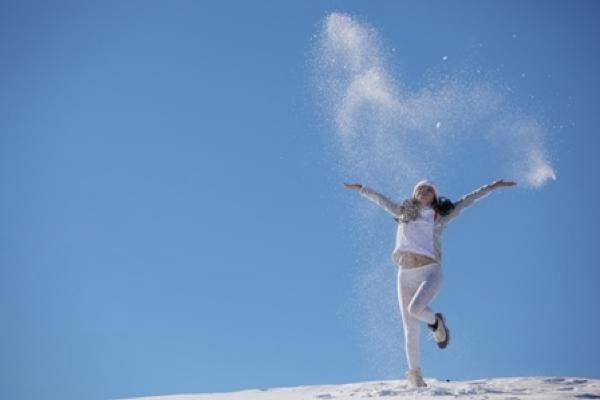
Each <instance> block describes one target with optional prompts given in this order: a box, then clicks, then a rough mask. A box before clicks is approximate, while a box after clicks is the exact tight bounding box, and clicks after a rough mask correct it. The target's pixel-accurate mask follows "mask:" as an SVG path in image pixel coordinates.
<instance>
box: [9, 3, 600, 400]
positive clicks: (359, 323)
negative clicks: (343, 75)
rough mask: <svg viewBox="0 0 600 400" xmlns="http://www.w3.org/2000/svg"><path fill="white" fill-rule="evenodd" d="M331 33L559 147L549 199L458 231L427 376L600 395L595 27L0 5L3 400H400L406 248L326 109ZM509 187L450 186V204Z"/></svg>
mask: <svg viewBox="0 0 600 400" xmlns="http://www.w3.org/2000/svg"><path fill="white" fill-rule="evenodd" d="M331 12H342V13H346V14H347V15H350V16H352V17H353V18H356V19H357V20H360V21H362V22H363V23H365V24H368V26H370V27H372V28H374V29H376V30H377V31H378V33H379V35H380V37H381V39H382V41H383V46H384V48H386V49H389V48H394V52H393V53H391V54H390V55H389V58H388V61H387V63H388V64H386V65H388V66H389V69H390V73H391V74H392V75H394V76H395V77H398V80H400V81H401V82H402V86H403V87H405V88H408V90H417V89H418V88H422V87H425V86H427V85H433V86H434V88H435V85H436V84H438V83H439V82H440V76H442V77H443V76H444V74H449V75H451V76H460V77H461V79H463V80H466V81H469V80H470V79H475V78H474V77H473V78H472V77H471V75H470V74H471V73H473V71H480V74H481V77H478V78H477V80H478V81H484V82H487V83H489V84H490V85H491V87H493V88H497V89H498V90H500V91H502V93H503V96H504V98H505V99H506V103H507V104H508V105H507V107H509V108H511V109H513V110H517V111H515V113H517V114H520V115H521V114H524V115H528V116H531V117H532V118H535V120H536V121H539V122H540V123H541V124H542V125H543V126H544V131H545V132H546V137H545V145H546V147H547V150H548V153H549V157H550V159H551V161H552V165H553V168H554V169H555V171H556V175H557V180H556V181H551V182H548V183H547V184H545V185H544V186H542V187H541V188H538V189H531V188H525V187H523V186H522V185H521V186H519V187H517V188H515V189H511V190H508V189H507V190H506V191H504V192H502V193H494V194H492V196H490V197H489V198H487V199H485V200H483V201H482V202H480V203H478V204H477V205H476V206H474V207H473V208H472V209H470V210H468V211H467V212H465V214H464V215H463V216H462V217H461V218H459V219H458V220H457V221H456V222H454V223H453V225H452V226H451V227H450V228H449V229H448V231H447V233H446V236H445V242H444V246H445V258H444V268H445V282H444V288H443V291H442V293H441V294H440V296H439V298H438V299H436V302H435V303H434V307H435V308H437V309H439V310H441V311H444V312H445V313H446V314H447V319H448V322H449V324H450V327H451V328H452V329H453V332H454V336H453V337H454V342H453V343H452V344H451V346H450V348H449V349H448V350H447V351H445V352H443V353H442V352H438V351H437V350H436V349H434V346H433V344H432V343H431V342H427V341H425V342H423V343H422V348H423V366H424V371H425V374H426V375H427V376H431V377H437V378H439V379H453V380H454V379H473V378H480V377H485V376H520V375H569V376H587V377H596V378H599V377H600V372H599V370H598V366H597V361H598V359H600V348H599V346H598V344H597V340H596V338H595V336H594V332H597V331H598V330H599V329H600V325H599V322H598V321H597V318H595V316H596V315H597V310H596V306H597V304H599V303H600V294H599V293H600V292H598V290H597V282H598V281H599V278H600V272H599V271H598V262H597V260H596V257H595V256H594V255H593V251H594V248H595V246H596V241H595V239H596V237H597V232H596V229H595V228H596V226H598V224H599V223H600V218H599V214H600V213H599V211H598V209H597V208H596V207H595V205H594V199H595V198H596V197H597V196H598V195H599V194H600V193H599V191H598V189H597V187H596V186H597V185H596V182H595V178H597V176H598V171H599V170H600V169H599V165H598V163H599V161H598V157H597V156H596V154H595V152H596V149H597V147H598V144H599V143H598V139H597V134H596V131H597V126H598V124H597V114H598V104H599V100H600V95H599V94H598V93H599V92H598V89H600V79H599V78H598V73H597V71H599V70H600V57H599V56H600V46H599V45H598V42H597V38H598V37H600V32H599V30H600V27H599V25H598V24H597V19H598V17H599V16H600V6H599V5H598V4H597V3H595V2H592V1H578V2H567V1H562V2H559V1H554V2H544V3H543V4H538V3H535V2H527V3H523V2H518V1H503V2H490V1H484V2H481V1H465V2H452V3H449V2H442V1H425V2H421V1H419V2H417V1H414V2H412V1H411V2H395V3H394V4H392V3H391V2H379V3H375V4H373V3H372V2H366V1H364V2H358V1H347V2H341V1H322V2H316V1H315V2H275V1H261V2H217V1H206V2H193V1H176V2H159V1H125V2H122V1H119V2H117V1H109V2H106V1H105V2H35V1H31V2H7V1H4V2H2V3H1V4H0V38H1V39H0V60H1V62H0V69H1V74H0V84H1V86H0V87H1V88H2V90H0V104H1V106H0V152H1V153H0V154H1V156H0V163H1V164H0V184H1V185H2V191H1V192H0V221H2V223H1V224H0V324H1V326H2V329H1V330H0V353H1V354H2V357H1V358H0V395H1V397H3V398H11V399H17V400H18V399H34V398H48V399H106V398H119V397H121V398H122V397H127V396H141V395H161V394H173V393H186V392H187V393H194V392H215V391H232V390H239V389H244V388H266V387H276V386H289V385H307V384H323V383H341V382H352V381H359V380H378V379H395V378H401V377H402V376H403V373H404V368H405V360H404V354H403V352H402V349H401V348H400V347H398V346H396V348H393V344H394V343H399V342H398V341H399V340H400V338H401V335H402V332H401V325H400V320H399V316H398V315H397V314H395V309H394V302H395V292H394V280H395V271H394V267H393V265H392V264H391V261H390V260H389V252H390V251H391V249H392V246H393V237H394V229H395V227H394V224H393V222H392V221H391V220H390V219H389V218H388V217H387V216H386V215H385V214H384V213H382V212H381V213H380V212H379V211H377V210H375V209H374V208H372V207H371V205H369V204H367V203H366V202H365V201H364V200H363V199H360V198H358V196H354V195H353V194H352V193H349V192H346V191H344V190H343V188H342V186H341V182H342V181H344V180H350V179H362V177H361V176H360V175H356V174H351V173H349V172H348V171H346V170H345V164H344V163H343V162H341V161H340V152H339V151H338V150H339V149H337V148H336V145H335V144H332V138H333V137H334V135H335V133H334V132H333V128H332V123H331V115H329V114H328V113H327V112H326V111H324V110H323V109H322V108H321V102H320V100H319V96H318V94H317V93H316V92H317V91H316V90H315V84H314V71H313V64H314V60H313V59H312V57H313V56H312V55H313V53H314V48H315V35H316V36H318V35H319V32H320V27H321V26H322V23H323V20H324V19H325V18H326V17H327V15H329V14H330V13H331ZM443 57H447V59H446V60H443ZM442 60H443V61H445V62H444V63H442ZM489 151H490V150H489V149H485V151H484V149H483V148H482V149H479V148H477V147H474V148H472V154H468V155H467V158H468V157H474V159H477V157H480V156H481V154H483V155H485V154H489V153H486V152H489ZM497 151H499V152H501V151H503V149H502V148H500V149H498V150H497ZM499 159H500V158H499ZM492 160H494V158H492ZM494 165H495V164H493V163H492V164H490V165H486V166H485V168H483V169H478V168H477V165H473V164H468V163H467V162H464V163H463V162H459V163H456V164H453V165H451V168H452V174H451V179H448V180H447V181H444V182H438V185H439V186H440V187H441V191H442V192H443V193H444V194H446V195H447V196H449V197H451V198H457V197H459V196H460V195H462V194H464V193H465V192H467V191H470V190H472V189H474V188H476V187H477V186H479V185H481V184H483V183H487V182H489V181H491V180H493V179H496V178H502V177H505V176H503V173H504V172H505V169H503V168H504V167H498V169H497V172H496V169H495V167H494ZM438 167H439V166H438ZM500 175H502V176H500ZM386 176H389V172H388V173H387V175H386ZM507 178H510V177H507ZM364 183H366V184H370V183H372V182H364ZM374 183H375V182H373V184H374ZM377 183H378V184H380V185H382V186H378V188H380V189H381V190H383V191H388V192H389V191H390V190H395V188H393V185H391V184H390V185H387V186H386V185H385V184H382V183H380V182H377ZM411 184H412V183H411ZM407 187H408V184H407V185H406V187H404V186H403V187H402V188H401V189H399V192H401V191H406V188H407ZM390 194H391V195H397V194H398V192H393V193H390ZM590 200H592V201H590ZM365 213H367V214H368V213H372V214H368V217H367V218H364V214H365ZM361 215H363V216H361ZM356 221H360V222H359V223H357V222H356ZM365 221H367V222H368V223H365ZM374 271H375V272H374ZM373 274H374V276H375V277H374V278H373V279H372V280H370V279H371V278H372V277H373ZM365 282H367V283H365ZM374 293H377V294H379V295H380V296H379V297H378V296H375V295H374ZM367 313H368V314H369V315H365V314H367ZM394 324H397V325H394ZM382 333H383V334H385V337H386V338H389V341H390V342H389V343H388V342H386V343H385V345H381V343H378V342H380V340H379V339H380V338H381V334H382ZM383 341H384V342H385V341H386V340H383ZM390 343H391V344H392V350H391V351H388V349H389V348H390ZM386 346H387V347H386Z"/></svg>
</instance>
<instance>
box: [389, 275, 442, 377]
mask: <svg viewBox="0 0 600 400" xmlns="http://www.w3.org/2000/svg"><path fill="white" fill-rule="evenodd" d="M441 286H442V268H441V266H440V265H439V264H429V265H426V266H423V267H419V268H408V269H403V268H402V267H401V266H400V267H398V302H399V303H400V310H401V311H402V324H403V326H404V338H405V346H406V359H407V361H408V368H409V369H413V368H420V367H421V356H420V352H419V335H420V323H421V321H423V322H426V323H428V324H433V323H435V313H434V312H433V311H431V309H430V308H429V303H431V301H432V300H433V299H434V297H435V296H436V295H437V294H438V292H439V291H440V288H441Z"/></svg>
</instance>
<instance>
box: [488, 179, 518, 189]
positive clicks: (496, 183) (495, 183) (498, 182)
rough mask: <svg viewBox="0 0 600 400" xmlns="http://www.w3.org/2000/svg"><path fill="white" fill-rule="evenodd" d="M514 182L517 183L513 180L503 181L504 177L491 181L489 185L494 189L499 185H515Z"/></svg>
mask: <svg viewBox="0 0 600 400" xmlns="http://www.w3.org/2000/svg"><path fill="white" fill-rule="evenodd" d="M516 184H517V183H516V182H513V181H505V180H504V179H500V180H499V181H494V182H492V184H491V186H492V189H496V188H499V187H508V186H515V185H516Z"/></svg>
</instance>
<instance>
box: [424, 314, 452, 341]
mask: <svg viewBox="0 0 600 400" xmlns="http://www.w3.org/2000/svg"><path fill="white" fill-rule="evenodd" d="M427 325H428V326H429V329H431V332H432V333H433V339H434V340H435V342H436V343H437V345H438V347H439V348H440V349H445V348H446V346H448V343H449V342H450V330H449V329H448V327H447V326H446V321H445V320H444V316H443V315H442V314H440V313H437V314H435V323H433V324H431V325H430V324H427Z"/></svg>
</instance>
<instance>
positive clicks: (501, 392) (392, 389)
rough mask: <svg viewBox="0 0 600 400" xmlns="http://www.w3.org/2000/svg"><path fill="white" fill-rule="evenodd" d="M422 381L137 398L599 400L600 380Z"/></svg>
mask: <svg viewBox="0 0 600 400" xmlns="http://www.w3.org/2000/svg"><path fill="white" fill-rule="evenodd" d="M425 381H426V382H427V384H428V387H427V388H424V389H414V388H411V387H410V386H409V385H408V383H407V382H406V381H405V380H396V381H381V382H364V383H352V384H342V385H324V386H299V387H290V388H277V389H257V390H244V391H240V392H231V393H211V394H180V395H172V396H159V397H140V398H137V399H136V400H208V399H211V400H327V399H336V400H356V399H383V400H394V399H414V398H418V399H422V400H434V399H435V400H437V399H450V398H452V399H490V400H494V399H502V400H509V399H510V400H521V399H523V400H528V399H529V400H534V399H535V400H542V399H543V400H560V399H600V379H584V378H567V377H562V378H561V377H516V378H492V379H481V380H474V381H459V382H445V381H439V380H435V379H427V378H426V379H425Z"/></svg>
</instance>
